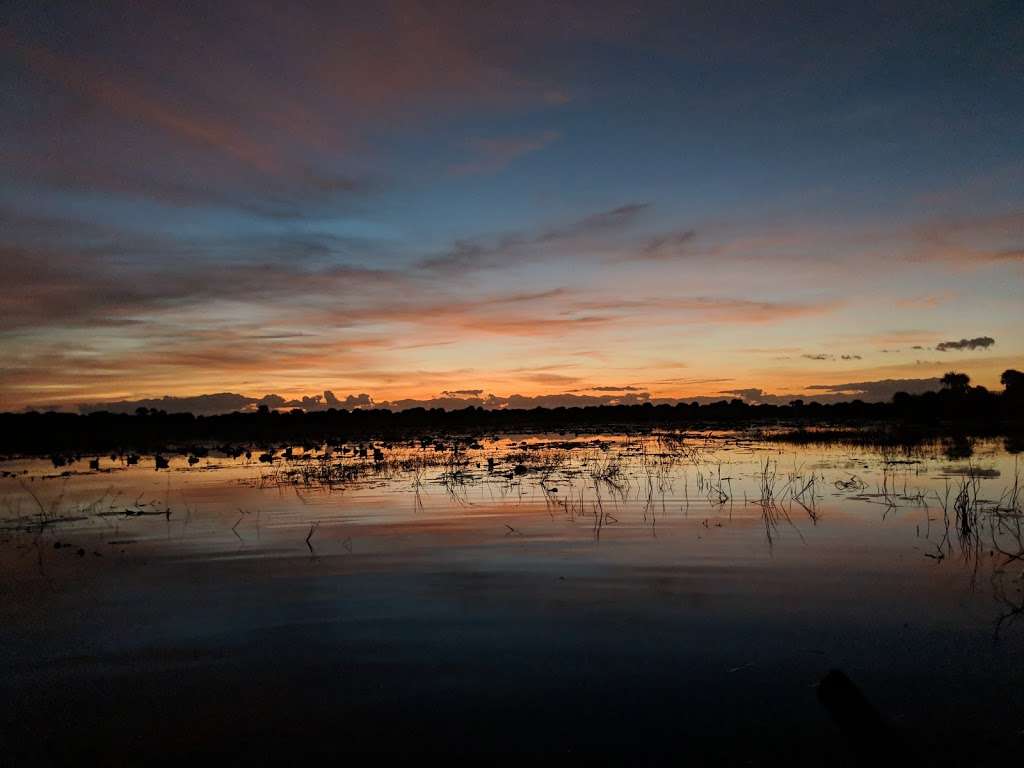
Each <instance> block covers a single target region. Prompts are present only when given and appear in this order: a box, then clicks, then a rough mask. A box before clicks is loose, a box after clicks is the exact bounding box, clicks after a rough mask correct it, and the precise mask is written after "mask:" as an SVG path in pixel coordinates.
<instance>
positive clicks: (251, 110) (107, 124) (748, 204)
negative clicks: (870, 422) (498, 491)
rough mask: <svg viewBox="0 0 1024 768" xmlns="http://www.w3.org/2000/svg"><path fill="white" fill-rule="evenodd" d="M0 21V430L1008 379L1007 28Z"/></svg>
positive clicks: (559, 19)
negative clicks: (183, 405) (115, 406)
mask: <svg viewBox="0 0 1024 768" xmlns="http://www.w3.org/2000/svg"><path fill="white" fill-rule="evenodd" d="M0 6H2V8H3V12H2V13H0V113H2V114H3V116H4V117H3V120H2V121H0V168H2V172H0V266H2V272H0V279H2V280H3V282H4V283H5V285H4V287H3V290H2V292H0V349H2V357H0V410H20V409H23V408H26V407H62V408H75V407H78V406H79V405H81V404H102V403H108V402H112V401H120V402H134V401H141V400H144V399H152V398H163V397H165V396H171V397H176V398H177V397H191V396H195V395H202V394H208V393H225V392H229V393H236V394H238V395H241V396H243V397H244V398H247V402H255V400H256V399H258V398H263V397H265V396H267V395H274V396H275V397H276V398H278V399H280V401H281V402H290V403H293V402H299V403H301V402H302V398H303V397H306V398H315V397H319V398H320V400H318V401H317V400H307V401H306V402H308V403H312V404H315V403H318V402H319V403H327V402H333V401H338V402H348V403H349V404H367V403H369V402H373V403H377V404H382V403H385V404H420V403H439V404H451V405H453V406H454V405H459V404H462V403H466V402H469V403H480V402H485V403H488V404H492V405H495V406H497V407H501V406H503V405H509V404H520V405H529V404H531V403H532V404H558V403H563V402H573V403H590V402H595V403H596V402H632V401H643V400H647V399H651V400H654V401H656V402H660V401H672V400H676V399H683V400H687V401H689V400H692V399H694V398H701V397H709V398H714V399H721V398H722V397H733V396H740V397H744V398H746V399H748V400H751V401H758V400H763V401H769V400H771V398H789V397H790V396H804V397H808V398H811V397H816V398H820V399H825V400H827V399H829V398H843V397H851V396H863V397H866V398H868V399H870V398H871V397H873V396H877V397H889V396H891V392H892V391H894V389H900V388H902V389H908V390H915V389H917V390H920V389H923V388H930V387H932V386H933V385H934V379H935V377H937V376H941V375H942V374H943V373H944V372H946V371H948V370H952V369H956V370H961V371H965V372H967V373H969V374H970V375H971V377H972V379H973V381H974V382H976V383H979V384H983V385H985V386H988V387H990V388H993V389H998V388H999V375H1000V373H1001V372H1002V371H1003V370H1004V369H1006V368H1013V367H1016V368H1024V334H1022V333H1021V331H1020V329H1021V328H1022V327H1024V300H1022V296H1024V290H1022V289H1024V280H1022V277H1024V129H1022V126H1024V4H1022V3H1020V2H991V3H990V2H971V3H946V2H937V1H936V0H931V1H930V2H921V3H899V2H877V3H875V2H864V3H847V2H843V3H831V2H808V3H802V2H790V3H771V2H767V3H738V2H718V3H686V2H665V3H660V2H648V3H640V2H631V3H621V2H620V3H605V2H595V1H591V2H580V3H572V2H560V3H550V2H539V1H538V2H531V1H530V0H526V1H521V2H515V3H512V2H482V1H480V0H478V1H476V2H466V3H463V2H457V1H455V0H446V1H445V2H425V1H422V0H421V1H420V2H412V1H411V0H393V1H389V0H383V1H382V2H375V3H342V2H296V1H292V2H267V1H264V0H246V1H245V2H228V1H222V2H217V3H208V2H175V3H168V2H145V1H139V2H117V0H113V1H112V2H105V3H80V2H66V3H65V2H47V3H39V2H34V1H28V2H10V1H5V2H2V4H0ZM893 380H898V383H896V384H894V383H893ZM325 391H328V392H330V393H331V395H330V397H327V396H324V395H323V394H322V393H323V392H325ZM346 398H351V399H350V400H347V401H346ZM516 398H518V399H516Z"/></svg>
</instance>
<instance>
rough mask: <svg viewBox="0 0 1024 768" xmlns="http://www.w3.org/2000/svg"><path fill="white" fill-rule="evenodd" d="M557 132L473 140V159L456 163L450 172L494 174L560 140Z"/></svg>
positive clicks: (457, 173) (471, 144) (471, 145)
mask: <svg viewBox="0 0 1024 768" xmlns="http://www.w3.org/2000/svg"><path fill="white" fill-rule="evenodd" d="M561 136H562V135H561V134H560V133H559V132H558V131H544V132H543V133H541V134H539V135H537V136H506V137H502V138H494V139H473V140H472V141H471V142H470V145H469V146H470V149H471V150H472V152H473V154H474V156H475V157H474V159H472V160H469V161H466V162H463V163H456V164H455V165H453V166H451V168H450V170H451V172H452V173H454V174H456V175H467V174H475V173H494V172H495V171H500V170H501V169H503V168H505V167H506V166H508V165H509V164H510V163H511V162H512V161H513V160H516V159H518V158H520V157H523V156H524V155H529V154H532V153H534V152H540V151H541V150H542V149H545V148H546V147H548V146H550V145H551V144H554V143H555V142H556V141H558V140H559V139H560V138H561Z"/></svg>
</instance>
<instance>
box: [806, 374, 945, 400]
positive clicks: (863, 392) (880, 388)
mask: <svg viewBox="0 0 1024 768" xmlns="http://www.w3.org/2000/svg"><path fill="white" fill-rule="evenodd" d="M940 388H941V384H940V380H939V379H937V378H935V379H881V380H878V381H855V382H848V383H844V384H811V385H809V386H808V387H807V389H809V390H813V391H815V392H822V393H824V394H826V395H834V396H837V397H839V398H842V399H847V400H849V399H854V398H856V399H859V400H864V401H867V402H881V401H887V400H891V399H892V396H893V395H895V394H896V393H897V392H909V393H910V394H912V395H913V394H920V393H922V392H934V391H935V390H938V389H940ZM815 399H817V398H815Z"/></svg>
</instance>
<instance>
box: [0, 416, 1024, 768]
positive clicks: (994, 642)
mask: <svg viewBox="0 0 1024 768" xmlns="http://www.w3.org/2000/svg"><path fill="white" fill-rule="evenodd" d="M265 451H266V449H261V450H258V451H257V450H253V451H251V452H250V453H249V455H246V454H245V453H241V452H240V450H231V451H218V450H209V451H200V452H198V453H191V454H190V453H187V452H183V453H180V454H176V455H168V456H167V464H168V466H166V467H165V468H161V469H156V468H155V465H156V462H155V459H154V457H153V456H145V455H144V456H141V457H138V461H137V463H131V464H129V458H128V457H126V456H115V457H110V456H101V457H94V456H87V457H78V458H77V459H76V460H71V461H70V463H67V464H65V465H63V466H59V467H58V466H55V463H59V462H50V461H48V460H47V461H41V460H39V459H19V458H11V459H9V460H7V461H4V462H3V463H2V465H0V469H2V471H3V477H2V478H0V567H2V593H0V642H2V645H0V647H2V654H3V658H2V661H3V671H2V676H0V689H2V693H3V697H4V700H5V701H6V702H8V705H7V706H6V707H5V709H4V714H3V722H2V736H3V740H4V743H3V745H2V748H3V754H5V755H7V756H8V758H10V759H12V760H13V761H14V762H16V763H25V764H28V763H61V762H78V761H83V760H98V761H103V762H106V763H108V764H134V763H142V762H159V761H165V760H166V761H173V760H175V759H176V758H178V757H180V756H182V755H184V754H198V753H206V754H212V755H219V756H222V757H224V758H227V759H228V760H229V761H230V762H242V761H256V762H262V761H265V760H269V759H285V760H298V759H307V758H308V759H312V758H324V757H328V758H332V759H343V758H345V757H354V756H359V755H363V754H366V753H374V754H385V753H391V754H399V755H405V756H409V757H411V756H417V757H419V758H420V759H428V760H432V759H434V758H442V757H443V758H444V759H446V760H448V761H458V760H466V761H472V760H474V759H477V758H480V757H487V758H489V759H493V758H504V759H510V760H516V759H519V758H522V757H526V756H534V757H539V758H542V759H545V760H550V761H552V762H554V761H555V760H557V761H558V762H561V763H564V762H566V761H569V762H574V761H577V760H578V761H580V762H591V761H594V760H597V761H616V762H630V763H637V762H640V763H643V762H650V763H659V764H669V763H671V764H687V763H719V764H769V763H786V764H808V765H816V764H821V763H823V762H826V761H828V762H831V763H833V764H839V765H843V764H852V762H851V761H852V759H853V758H852V756H851V755H852V753H853V751H855V750H851V745H850V743H849V740H848V738H847V736H848V735H844V734H843V733H841V732H840V729H839V728H838V727H837V725H836V723H835V722H834V721H833V720H832V718H831V717H830V714H829V712H828V711H826V709H825V708H824V707H822V705H821V704H820V703H819V700H818V697H817V695H816V685H817V683H818V681H820V680H821V678H822V677H823V676H824V675H825V674H826V673H827V672H828V671H829V670H831V669H839V670H842V671H843V672H844V673H845V674H846V675H847V676H848V677H849V678H850V679H851V680H852V681H853V682H854V683H855V684H856V685H857V686H858V687H859V688H860V690H861V691H862V692H863V694H864V696H865V697H866V699H867V700H868V701H869V702H870V704H871V705H872V706H873V707H874V708H876V709H877V710H878V711H879V712H880V713H881V715H882V716H883V718H884V719H885V721H886V722H887V723H889V724H891V726H892V728H893V729H894V730H895V732H897V733H898V734H900V738H901V739H903V740H905V742H906V743H907V744H908V745H909V747H910V749H911V751H912V753H913V754H914V755H916V756H918V757H919V759H920V760H921V761H922V762H924V763H928V764H935V763H948V764H958V765H962V764H999V763H1006V764H1014V763H1015V761H1016V760H1017V759H1018V758H1019V755H1020V750H1021V747H1022V746H1024V736H1022V734H1024V730H1022V729H1024V689H1022V683H1024V663H1022V656H1021V651H1022V650H1024V621H1020V622H1018V620H1017V619H1018V616H1019V615H1020V614H1021V611H1022V605H1024V593H1022V578H1021V574H1022V570H1024V569H1022V565H1024V560H1022V557H1024V555H1022V552H1024V545H1022V538H1021V523H1022V519H1021V501H1022V499H1021V497H1020V495H1019V492H1018V488H1019V479H1018V478H1019V460H1018V457H1017V456H1016V455H1014V454H1012V453H1010V452H1008V451H1007V449H1006V447H1005V446H1004V444H1003V443H1002V442H1001V441H998V440H989V441H974V442H966V441H956V442H953V443H942V442H936V443H934V444H930V445H925V446H918V447H916V448H914V449H906V450H899V449H893V448H886V449H883V448H873V447H869V446H868V447H866V446H858V445H855V444H852V443H850V444H830V445H818V444H813V443H808V444H801V445H793V444H789V443H785V442H779V441H775V440H771V439H764V438H763V437H759V436H753V435H747V434H742V433H691V434H685V433H666V434H642V435H635V434H597V435H595V434H584V435H573V434H568V435H566V434H559V435H536V434H533V435H505V436H490V437H488V438H480V437H477V438H474V439H469V438H453V437H444V436H440V437H438V436H432V437H431V438H430V439H420V440H415V441H409V442H402V443H387V444H384V443H373V444H370V443H364V444H362V445H360V444H357V443H353V444H350V445H344V444H338V445H332V446H305V447H301V446H292V447H285V446H277V449H276V450H273V451H266V452H265ZM135 458H136V457H132V459H131V460H132V461H134V460H135ZM96 459H98V462H97V463H96V464H91V462H93V461H94V460H96Z"/></svg>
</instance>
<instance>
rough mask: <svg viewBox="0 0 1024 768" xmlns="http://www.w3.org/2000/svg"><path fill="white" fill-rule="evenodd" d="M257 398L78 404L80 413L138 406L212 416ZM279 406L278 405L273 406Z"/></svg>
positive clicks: (123, 410)
mask: <svg viewBox="0 0 1024 768" xmlns="http://www.w3.org/2000/svg"><path fill="white" fill-rule="evenodd" d="M256 402H257V400H256V399H255V398H252V397H246V396H245V395H239V394H235V393H232V392H219V393H217V394H213V395H195V396H193V397H171V396H164V397H159V398H143V399H140V400H115V401H111V402H106V403H82V404H81V405H79V406H78V411H79V412H80V413H93V412H95V411H110V412H111V413H134V412H135V410H136V409H138V408H147V409H153V408H155V409H157V410H159V411H167V412H168V413H192V414H195V415H196V416H212V415H215V414H218V413H230V412H231V411H241V410H244V409H246V408H247V407H249V406H251V405H252V404H253V403H256ZM273 407H277V406H273Z"/></svg>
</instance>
